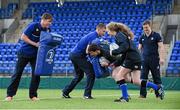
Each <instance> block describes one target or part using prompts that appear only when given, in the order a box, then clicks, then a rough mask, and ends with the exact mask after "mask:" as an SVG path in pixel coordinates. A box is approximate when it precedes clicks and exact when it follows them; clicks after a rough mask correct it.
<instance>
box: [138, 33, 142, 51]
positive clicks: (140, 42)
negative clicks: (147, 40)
mask: <svg viewBox="0 0 180 110" xmlns="http://www.w3.org/2000/svg"><path fill="white" fill-rule="evenodd" d="M142 36H143V35H141V37H140V39H139V45H138V50H139V51H140V52H142V48H143V46H142Z"/></svg>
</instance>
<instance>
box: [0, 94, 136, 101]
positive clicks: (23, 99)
mask: <svg viewBox="0 0 180 110" xmlns="http://www.w3.org/2000/svg"><path fill="white" fill-rule="evenodd" d="M137 95H139V94H130V96H137ZM113 96H119V95H110V94H108V95H94V97H113ZM73 98H83V97H79V96H73V97H72V99H73ZM47 99H63V98H62V97H61V96H59V97H48V98H40V100H47ZM26 100H27V101H28V100H29V101H30V99H29V98H28V99H27V98H22V99H13V100H12V101H26ZM0 102H8V101H6V100H1V101H0Z"/></svg>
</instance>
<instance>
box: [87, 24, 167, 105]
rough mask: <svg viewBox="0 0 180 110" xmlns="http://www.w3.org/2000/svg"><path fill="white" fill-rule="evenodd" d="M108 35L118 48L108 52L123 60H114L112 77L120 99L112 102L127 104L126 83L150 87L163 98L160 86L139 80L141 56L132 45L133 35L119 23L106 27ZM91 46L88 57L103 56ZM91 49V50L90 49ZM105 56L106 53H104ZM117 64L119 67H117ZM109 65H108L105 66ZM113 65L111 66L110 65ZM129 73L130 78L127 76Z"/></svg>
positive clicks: (97, 48)
mask: <svg viewBox="0 0 180 110" xmlns="http://www.w3.org/2000/svg"><path fill="white" fill-rule="evenodd" d="M107 30H108V34H110V35H111V36H114V37H115V41H116V44H117V45H118V46H119V48H117V49H115V50H112V51H110V52H109V53H110V55H111V56H115V55H120V54H121V55H122V56H124V58H123V59H121V60H120V61H119V59H116V61H115V62H116V63H115V65H114V67H113V72H112V77H113V78H114V80H115V81H116V83H117V84H118V85H119V88H120V90H121V91H122V97H120V98H118V99H116V100H114V101H115V102H129V98H128V91H127V85H126V83H127V82H131V83H133V84H136V85H139V86H143V87H150V88H153V89H154V90H157V91H158V92H159V97H160V98H161V99H163V98H164V90H163V88H162V87H161V86H158V85H156V84H154V83H152V82H148V81H144V80H140V70H141V56H140V53H139V52H138V50H137V48H136V46H135V45H134V44H133V41H132V38H133V33H132V32H131V31H130V30H129V29H128V28H127V26H125V25H124V24H121V23H116V22H111V23H109V24H108V25H107ZM96 46H97V47H96ZM96 46H95V44H91V45H89V47H88V52H89V54H90V55H94V56H97V55H104V56H106V55H105V54H103V53H101V52H102V50H101V49H100V48H99V47H98V45H96ZM92 48H93V49H92ZM105 53H106V54H107V52H105ZM121 63H122V64H121ZM118 64H119V65H118ZM107 65H109V64H107ZM111 65H113V64H111ZM130 73H131V77H129V74H130Z"/></svg>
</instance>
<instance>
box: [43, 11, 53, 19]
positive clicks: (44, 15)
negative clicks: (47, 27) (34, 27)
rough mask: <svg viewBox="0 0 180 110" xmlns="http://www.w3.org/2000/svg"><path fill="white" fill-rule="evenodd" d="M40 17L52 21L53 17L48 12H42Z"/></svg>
mask: <svg viewBox="0 0 180 110" xmlns="http://www.w3.org/2000/svg"><path fill="white" fill-rule="evenodd" d="M41 19H50V20H51V21H52V19H53V17H52V15H51V14H50V13H43V15H42V16H41Z"/></svg>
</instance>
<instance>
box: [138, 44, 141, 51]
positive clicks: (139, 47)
mask: <svg viewBox="0 0 180 110" xmlns="http://www.w3.org/2000/svg"><path fill="white" fill-rule="evenodd" d="M138 49H139V51H140V52H141V50H142V44H139V45H138Z"/></svg>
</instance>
